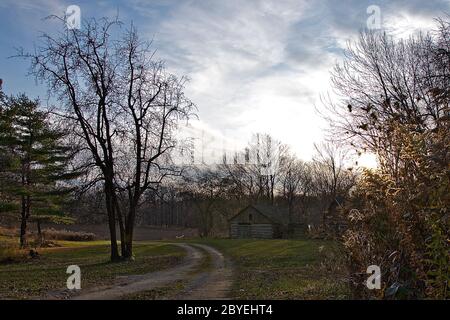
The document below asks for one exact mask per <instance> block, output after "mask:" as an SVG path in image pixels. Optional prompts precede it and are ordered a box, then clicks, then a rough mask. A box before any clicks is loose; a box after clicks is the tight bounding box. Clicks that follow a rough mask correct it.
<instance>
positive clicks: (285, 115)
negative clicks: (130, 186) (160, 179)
mask: <svg viewBox="0 0 450 320" xmlns="http://www.w3.org/2000/svg"><path fill="white" fill-rule="evenodd" d="M69 5H77V6H78V7H79V8H80V12H81V18H82V19H85V18H90V17H102V16H108V17H113V16H116V15H117V14H118V16H119V18H120V20H122V21H123V22H124V23H125V24H128V25H129V24H130V23H131V22H133V24H134V25H135V26H136V27H137V29H138V31H139V34H140V35H141V37H142V38H144V39H147V40H153V45H154V48H155V49H156V50H157V51H156V57H157V58H158V59H162V60H164V61H166V66H167V68H168V69H169V70H170V71H171V72H173V73H175V74H176V75H178V76H187V77H188V78H189V79H190V81H189V82H188V84H187V86H186V94H187V96H188V97H189V98H190V99H191V100H192V101H193V102H194V103H195V104H196V105H197V108H198V120H192V121H190V124H189V127H188V128H185V129H184V131H185V133H186V134H187V135H190V136H192V137H194V138H195V139H196V145H197V148H200V149H201V150H202V153H208V155H207V156H208V157H210V158H211V159H213V158H219V157H220V156H221V155H222V154H223V152H224V151H226V152H227V153H230V152H234V150H238V149H240V148H242V147H243V146H245V144H246V143H247V141H249V140H250V138H251V136H252V134H253V133H256V132H262V133H269V134H271V135H272V136H273V137H275V138H276V139H278V140H281V141H282V142H283V143H286V144H288V145H290V147H291V149H292V150H293V152H295V153H296V154H297V155H298V156H299V157H300V158H302V159H304V160H308V159H310V158H311V156H312V154H313V152H314V147H313V144H314V143H318V142H320V141H322V140H323V139H325V129H326V127H327V123H325V122H324V120H323V119H322V118H321V117H320V116H319V115H318V114H317V112H316V108H320V103H321V96H322V97H323V96H325V95H327V94H329V93H330V92H331V90H332V89H331V86H330V82H329V72H330V70H331V68H332V67H333V66H334V65H335V64H336V63H339V62H340V61H342V58H343V52H344V49H345V48H346V45H347V42H348V41H352V40H354V39H355V38H357V36H358V34H359V32H360V31H361V30H363V29H364V28H367V26H368V21H369V23H372V24H371V26H374V27H376V28H377V29H381V30H386V31H388V32H390V33H391V34H392V35H394V36H396V37H408V36H409V35H411V34H413V33H415V32H418V31H428V30H431V29H432V28H433V27H434V25H435V24H434V18H436V17H440V16H443V15H444V14H445V13H450V0H427V1H423V0H398V1H394V0H391V1H381V0H380V1H375V0H370V1H366V0H314V1H313V0H274V1H268V0H267V1H264V0H240V1H237V0H226V1H225V0H146V1H144V0H128V1H125V0H122V1H119V0H116V1H104V0H103V1H63V0H0V78H2V79H3V82H4V84H3V89H4V91H5V92H6V93H7V94H17V93H19V92H26V93H27V94H28V95H29V96H31V97H40V98H42V99H44V98H45V97H46V88H45V87H44V86H43V85H42V84H39V83H36V82H35V80H34V79H33V78H32V77H30V76H28V75H27V71H28V63H26V62H24V61H21V60H18V59H16V58H9V57H11V56H12V55H14V53H15V48H18V47H23V48H24V49H25V50H32V49H33V46H34V45H35V43H37V42H38V37H39V34H40V33H41V32H49V33H52V32H55V28H56V27H57V26H58V27H59V25H57V24H55V23H54V22H51V21H49V20H48V19H47V20H46V19H44V18H45V17H47V16H49V15H52V14H55V15H58V16H62V15H63V14H64V13H65V11H66V9H67V7H68V6H69ZM374 6H376V7H374ZM373 8H375V11H374V9H373ZM378 12H379V15H377V14H378ZM378 17H379V19H376V20H374V19H375V18H378ZM374 21H375V22H378V21H379V22H380V23H379V24H375V25H374V24H373V22H374ZM199 146H200V147H199ZM205 157H206V156H205ZM368 161H371V160H370V159H369V160H368Z"/></svg>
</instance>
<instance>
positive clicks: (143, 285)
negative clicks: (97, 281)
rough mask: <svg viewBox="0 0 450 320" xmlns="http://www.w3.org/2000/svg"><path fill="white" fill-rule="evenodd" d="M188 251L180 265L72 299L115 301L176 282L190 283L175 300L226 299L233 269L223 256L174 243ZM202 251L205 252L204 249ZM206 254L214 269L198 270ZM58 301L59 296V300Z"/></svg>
mask: <svg viewBox="0 0 450 320" xmlns="http://www.w3.org/2000/svg"><path fill="white" fill-rule="evenodd" d="M174 245H177V246H180V247H182V248H183V249H184V250H186V253H187V254H186V257H185V259H184V261H183V263H182V264H180V265H179V266H176V267H173V268H170V269H167V270H162V271H156V272H151V273H147V274H143V275H131V276H124V277H120V278H119V279H120V280H119V282H118V283H115V284H114V285H111V286H103V287H97V288H93V289H89V290H87V291H86V292H83V293H81V294H78V295H76V296H73V297H71V299H74V300H115V299H120V298H122V297H126V296H129V295H133V294H136V293H139V292H144V291H148V290H152V289H155V288H161V287H164V286H168V285H170V284H172V283H174V282H176V281H180V280H181V281H183V282H185V283H186V286H185V289H183V290H182V292H181V293H179V294H178V295H176V296H175V297H174V298H175V299H183V300H187V299H226V298H227V297H228V292H229V289H230V288H231V283H232V282H231V273H232V272H231V269H230V268H229V266H228V263H227V261H226V259H225V258H224V256H223V255H222V253H220V252H219V251H217V250H216V249H214V248H211V247H209V246H206V245H200V244H195V245H191V244H186V243H179V244H174ZM200 249H201V250H200ZM206 255H209V256H210V258H211V264H212V266H211V267H212V268H211V270H208V271H201V270H200V271H198V270H197V269H198V268H199V266H200V265H201V263H202V261H203V259H206V258H207V257H206ZM55 298H57V297H55Z"/></svg>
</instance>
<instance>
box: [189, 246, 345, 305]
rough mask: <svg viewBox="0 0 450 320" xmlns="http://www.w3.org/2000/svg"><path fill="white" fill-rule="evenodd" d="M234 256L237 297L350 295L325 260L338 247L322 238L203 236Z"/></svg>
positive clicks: (293, 297)
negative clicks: (324, 262)
mask: <svg viewBox="0 0 450 320" xmlns="http://www.w3.org/2000/svg"><path fill="white" fill-rule="evenodd" d="M196 242H199V243H204V244H208V245H211V246H213V247H216V248H217V249H219V250H220V251H222V252H223V253H224V254H225V255H226V256H228V257H229V258H230V259H231V262H232V264H233V267H234V269H235V274H234V285H233V292H232V296H233V297H234V298H237V299H346V298H349V292H348V288H347V286H346V285H345V284H344V282H343V281H340V280H339V278H340V275H338V274H333V272H332V271H330V270H329V268H328V267H327V266H326V265H324V264H323V261H324V258H325V256H326V255H327V256H330V255H336V254H338V253H336V252H338V251H337V250H338V248H337V247H336V245H335V244H333V243H332V242H330V241H320V240H240V239H239V240H229V239H217V240H202V241H196Z"/></svg>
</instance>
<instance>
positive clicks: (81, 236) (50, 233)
mask: <svg viewBox="0 0 450 320" xmlns="http://www.w3.org/2000/svg"><path fill="white" fill-rule="evenodd" d="M42 234H43V237H44V239H45V241H48V240H66V241H93V240H95V239H96V238H97V237H96V235H95V234H94V233H90V232H84V231H69V230H56V229H53V228H50V229H45V230H43V231H42Z"/></svg>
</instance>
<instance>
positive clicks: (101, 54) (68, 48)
mask: <svg viewBox="0 0 450 320" xmlns="http://www.w3.org/2000/svg"><path fill="white" fill-rule="evenodd" d="M57 19H59V18H57ZM59 20H61V22H62V23H64V19H59ZM120 25H121V23H120V22H119V21H117V20H112V21H111V20H109V19H106V18H103V19H101V20H95V19H91V20H88V21H84V24H83V28H82V29H70V30H69V29H67V28H66V27H65V24H64V29H63V31H61V32H60V33H58V35H57V36H56V37H52V36H51V35H48V34H44V35H43V36H42V42H41V45H40V46H39V47H38V48H36V50H35V53H31V54H25V53H20V54H19V55H20V56H22V57H25V58H29V59H30V61H31V65H32V68H31V73H32V74H33V75H34V76H35V77H36V78H37V79H38V80H41V81H44V82H46V83H47V85H48V87H49V93H50V94H51V95H52V96H55V97H57V98H58V101H60V102H61V104H62V105H61V107H60V108H59V110H58V115H60V116H61V117H64V118H65V119H66V121H67V122H68V123H74V124H75V125H74V126H73V128H74V134H75V135H77V136H79V137H80V138H81V139H82V140H83V141H84V143H85V145H86V147H87V148H88V149H89V151H90V153H91V155H92V157H93V159H94V164H95V167H96V168H97V170H98V171H99V174H100V176H101V179H102V181H103V185H104V192H105V204H106V211H107V213H108V220H109V229H110V236H111V259H112V260H117V259H119V257H120V255H119V252H118V247H117V240H116V220H117V222H118V224H119V228H120V235H121V249H122V255H123V257H124V258H131V257H132V238H133V228H134V223H135V216H136V209H137V207H138V206H139V203H140V199H141V196H142V194H143V192H145V190H147V189H148V188H152V187H155V185H158V184H159V183H160V182H161V181H162V179H163V178H164V177H165V176H167V174H168V173H167V171H170V170H171V171H173V168H171V169H170V170H169V169H168V168H166V167H164V163H167V162H168V160H170V157H169V153H170V150H171V149H173V147H174V143H175V139H174V138H173V135H172V132H173V130H175V129H176V123H177V121H178V120H179V119H181V118H188V116H189V114H190V111H191V110H192V109H193V104H192V103H191V102H190V101H189V100H188V99H186V98H185V97H184V94H183V86H184V81H183V80H179V79H177V78H176V77H175V76H173V75H170V74H168V73H167V72H166V71H165V69H164V66H163V64H162V62H160V61H155V60H154V59H153V52H152V51H151V50H150V44H149V43H146V42H141V41H140V40H139V38H138V35H137V32H136V30H135V29H134V28H133V27H131V29H130V30H128V31H127V32H125V33H124V35H123V37H119V38H117V39H115V38H113V37H112V34H113V31H114V30H113V29H114V28H117V27H119V26H120Z"/></svg>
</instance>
